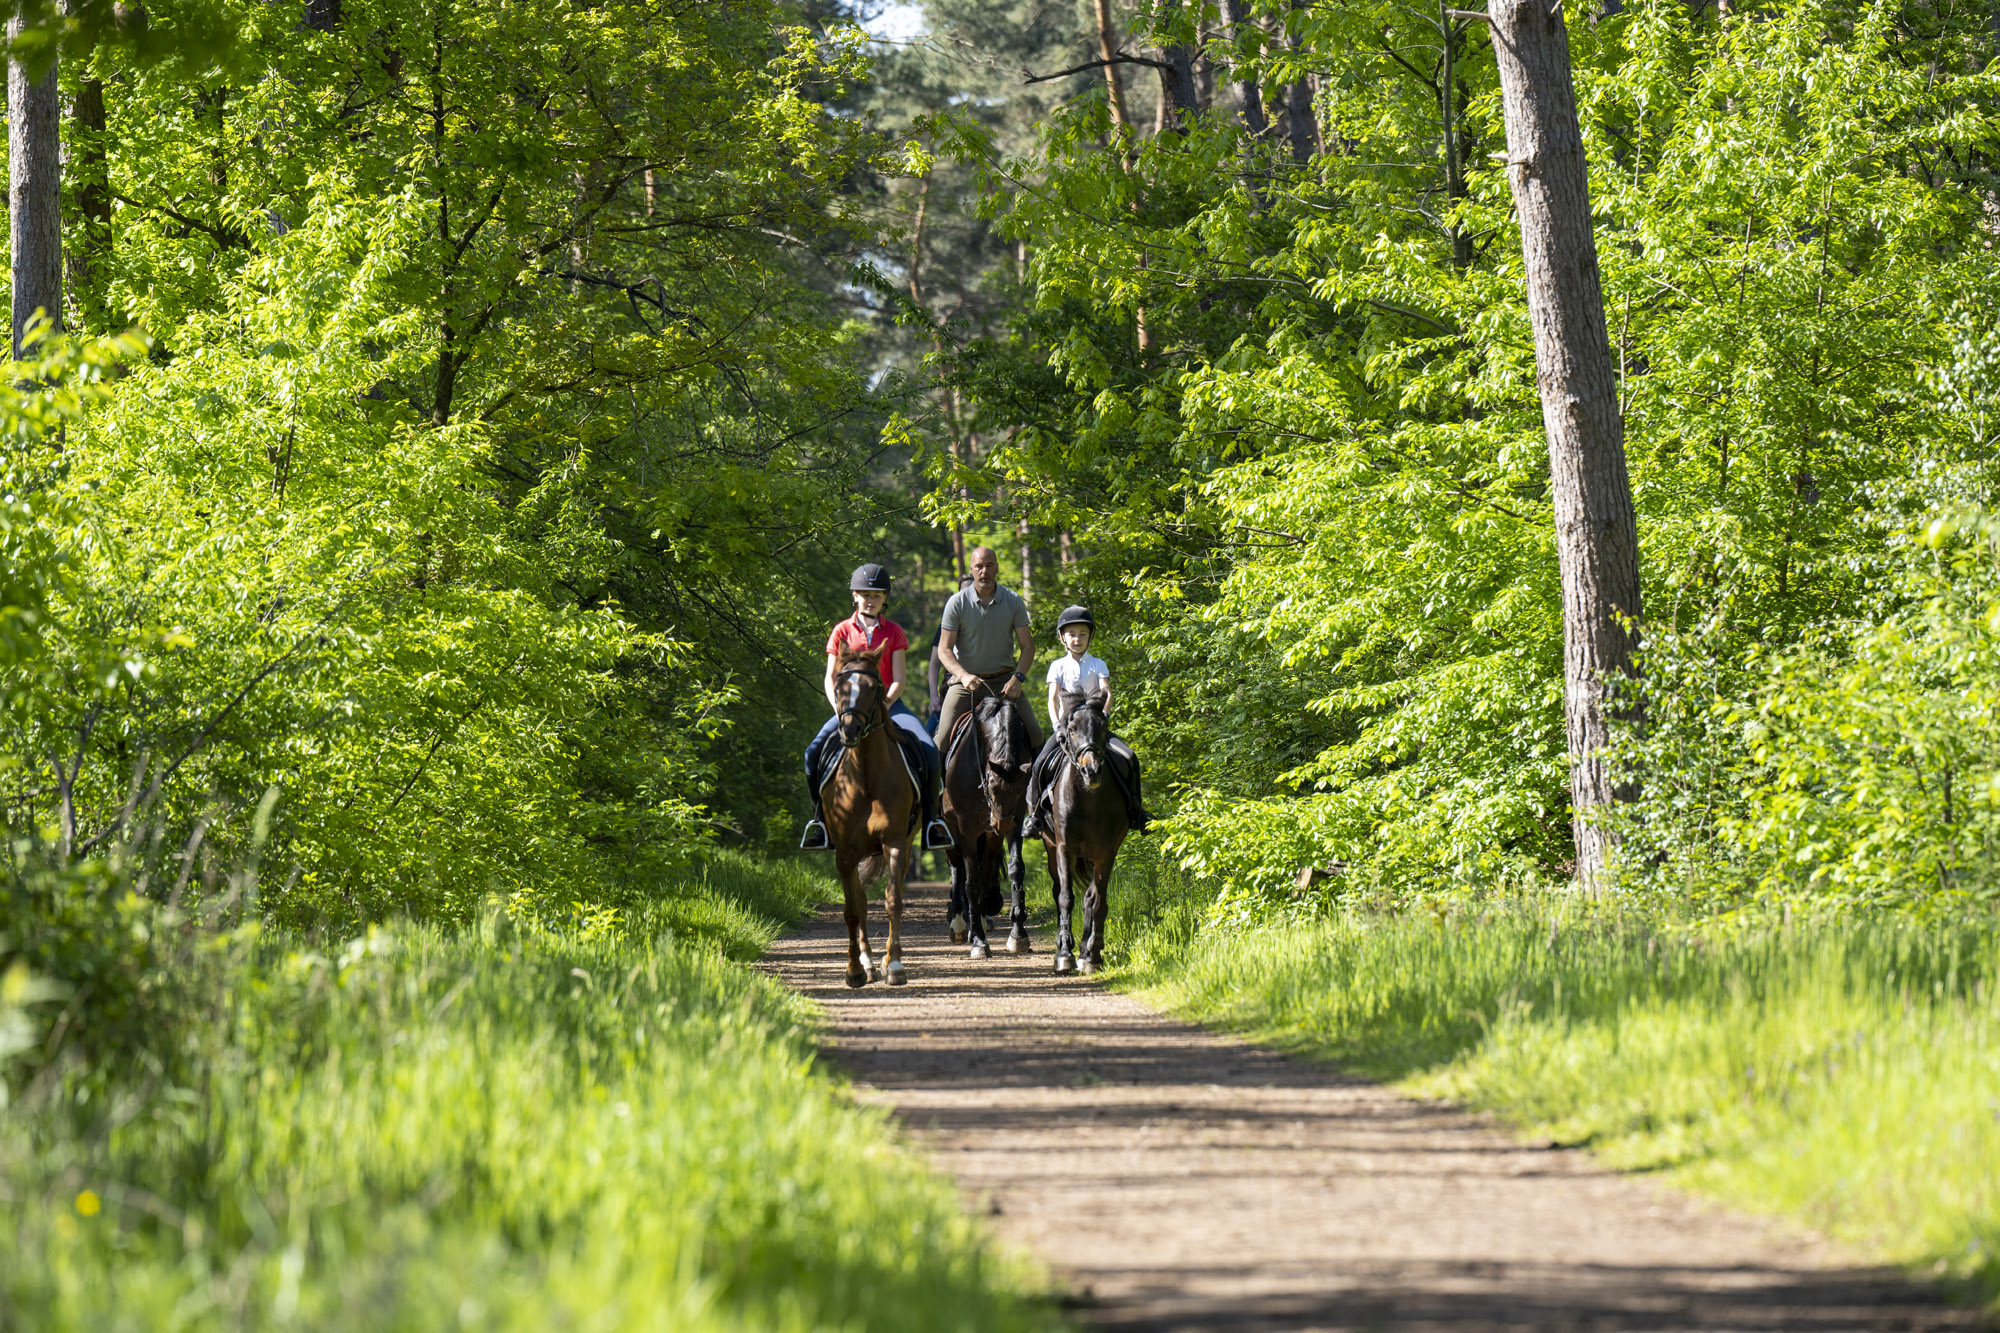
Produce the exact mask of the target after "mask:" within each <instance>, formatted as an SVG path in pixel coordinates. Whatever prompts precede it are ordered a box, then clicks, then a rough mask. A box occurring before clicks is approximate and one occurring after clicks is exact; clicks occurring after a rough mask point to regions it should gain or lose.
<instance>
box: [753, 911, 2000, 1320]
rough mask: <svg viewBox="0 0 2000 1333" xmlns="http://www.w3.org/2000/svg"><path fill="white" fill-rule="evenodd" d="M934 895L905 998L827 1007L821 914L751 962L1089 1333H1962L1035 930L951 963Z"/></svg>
mask: <svg viewBox="0 0 2000 1333" xmlns="http://www.w3.org/2000/svg"><path fill="white" fill-rule="evenodd" d="M943 893H944V890H943V887H942V886H940V885H935V884H916V885H912V886H911V894H910V897H911V903H910V906H909V908H908V909H907V910H906V912H905V916H904V919H905V922H906V923H907V924H908V926H909V927H910V928H909V930H908V931H907V933H906V936H905V938H906V943H905V946H904V961H905V963H906V964H907V965H908V967H909V969H910V984H909V985H908V986H907V987H904V988H902V989H891V988H889V987H888V986H885V985H882V984H879V983H878V984H875V985H871V986H868V987H865V988H864V989H862V990H858V991H850V990H848V989H847V987H846V986H845V984H843V981H842V975H843V972H844V969H845V967H846V936H845V932H844V930H843V928H842V926H841V918H840V909H839V907H838V906H837V905H836V906H833V907H829V908H828V909H826V910H825V911H823V912H822V913H821V914H820V915H819V916H818V917H817V918H816V919H814V920H813V921H811V922H809V923H807V924H806V925H805V926H803V927H802V928H801V929H800V930H799V931H797V932H796V933H794V934H792V935H790V936H788V937H786V938H785V939H783V940H780V941H779V942H778V943H777V944H776V945H774V946H773V947H772V949H771V951H770V953H769V954H768V955H767V957H766V966H768V967H770V968H771V969H772V970H774V971H775V972H776V973H777V974H778V975H779V976H780V977H782V978H783V979H784V980H785V981H786V982H788V983H789V984H791V985H792V986H795V987H797V988H798V989H799V990H801V991H804V992H805V993H806V994H808V995H810V996H812V997H813V998H814V999H815V1000H817V1001H818V1002H819V1003H820V1004H822V1005H824V1006H825V1009H826V1012H827V1015H828V1018H829V1020H830V1031H829V1032H828V1034H827V1038H828V1040H827V1044H828V1046H829V1048H830V1049H829V1052H828V1054H829V1056H830V1058H831V1060H832V1062H833V1063H834V1065H836V1066H837V1067H839V1068H841V1069H843V1070H844V1071H845V1072H846V1073H847V1074H848V1075H849V1076H850V1077H851V1078H852V1079H853V1080H854V1084H855V1089H856V1092H857V1094H858V1095H859V1096H860V1097H861V1098H863V1099H864V1100H867V1101H870V1102H876V1103H880V1104H884V1105H887V1106H888V1107H890V1108H892V1109H893V1110H894V1111H895V1113H896V1114H897V1115H898V1116H899V1117H900V1118H901V1120H902V1121H903V1123H904V1124H905V1125H906V1126H907V1127H908V1129H909V1130H910V1131H911V1133H912V1136H913V1137H914V1139H915V1140H916V1141H917V1142H918V1143H919V1144H920V1145H921V1146H922V1147H924V1148H925V1149H927V1150H928V1151H929V1152H930V1153H931V1154H932V1156H933V1158H934V1160H935V1161H936V1162H937V1163H938V1165H940V1166H942V1167H943V1168H944V1169H945V1170H947V1171H949V1172H951V1173H952V1174H953V1175H954V1176H955V1177H957V1179H958V1181H959V1183H960V1185H961V1186H962V1188H963V1189H964V1190H965V1191H966V1194H967V1196H968V1198H969V1199H971V1200H972V1201H973V1206H974V1207H976V1208H978V1209H979V1210H981V1211H984V1212H987V1213H989V1214H990V1215H991V1216H990V1221H991V1222H992V1224H993V1226H994V1228H995V1229H996V1230H997V1231H998V1233H999V1234H1000V1235H1001V1236H1002V1237H1003V1238H1004V1239H1006V1240H1008V1241H1011V1242H1013V1243H1016V1244H1019V1245H1021V1246H1023V1247H1025V1248H1026V1249H1028V1250H1029V1251H1031V1252H1033V1253H1035V1254H1037V1255H1039V1256H1040V1257H1041V1258H1042V1259H1043V1260H1044V1261H1045V1262H1047V1263H1048V1264H1050V1265H1051V1266H1052V1267H1053V1268H1054V1269H1055V1270H1056V1271H1057V1272H1058V1273H1059V1274H1060V1275H1061V1277H1062V1278H1063V1280H1064V1281H1065V1282H1066V1283H1067V1284H1068V1286H1069V1289H1070V1291H1071V1292H1072V1293H1074V1297H1075V1313H1076V1315H1077V1316H1078V1318H1080V1319H1081V1320H1082V1321H1083V1322H1084V1323H1086V1324H1087V1325H1090V1326H1092V1327H1096V1328H1105V1329H1122V1330H1149V1331H1151V1330H1161V1331H1164V1330H1183V1329H1186V1330H1252V1329H1388V1328H1393V1329H1426V1330H1428V1329H1451V1330H1469V1329H1499V1328H1507V1329H1520V1328H1536V1329H1700V1330H1720V1329H1733V1330H1768V1329H1828V1330H1831V1329H1885V1330H1886V1329H1904V1330H1907V1329H1938V1328H1970V1327H1977V1326H1979V1321H1978V1320H1977V1318H1976V1317H1975V1316H1973V1315H1972V1314H1970V1313H1968V1312H1966V1311H1964V1310H1954V1309H1951V1308H1948V1307H1946V1306H1944V1305H1942V1304H1941V1303H1940V1302H1939V1301H1938V1300H1937V1298H1936V1297H1935V1296H1934V1295H1933V1294H1931V1293H1928V1292H1925V1291H1923V1290H1921V1289H1920V1288H1917V1287H1914V1286H1912V1285H1910V1284H1907V1283H1905V1282H1903V1281H1901V1280H1900V1279H1899V1278H1898V1277H1897V1275H1896V1274H1894V1273H1893V1272H1885V1271H1881V1270H1868V1269H1857V1268H1851V1267H1843V1266H1842V1265H1841V1262H1840V1257H1839V1256H1838V1255H1837V1254H1836V1253H1834V1252H1833V1251H1832V1250H1831V1249H1830V1248H1828V1247H1825V1246H1822V1245H1819V1244H1816V1243H1814V1242H1812V1241H1810V1240H1808V1239H1806V1238H1803V1237H1800V1236H1797V1235H1794V1234H1788V1233H1787V1232H1786V1231H1785V1229H1783V1228H1781V1227H1778V1226H1775V1225H1769V1224H1765V1223H1762V1222H1759V1221H1757V1220H1754V1219H1750V1218H1745V1217H1741V1216H1737V1215H1735V1214H1731V1213H1728V1212H1725V1211H1723V1210H1721V1209H1719V1208H1715V1207H1712V1206H1709V1205H1705V1204H1702V1203H1700V1202H1697V1201H1695V1200H1693V1199H1690V1198H1688V1197H1686V1196H1684V1195H1680V1194H1677V1193H1674V1192H1671V1191H1668V1190H1666V1189H1664V1188H1661V1187H1658V1186H1656V1185H1653V1184H1650V1183H1648V1182H1646V1181H1643V1180H1640V1179H1637V1178H1633V1177H1626V1176H1617V1175H1613V1174H1611V1173H1610V1172H1608V1171H1605V1170H1603V1169H1602V1168H1600V1167H1598V1166H1597V1165H1595V1164H1594V1163H1593V1162H1592V1161H1591V1159H1590V1158H1589V1157H1588V1156H1586V1155H1585V1154H1583V1153H1581V1152H1575V1151H1565V1150H1548V1149H1540V1148H1534V1147H1529V1146H1526V1145H1523V1144H1521V1143H1518V1142H1516V1141H1515V1140H1513V1139H1511V1138H1509V1137H1507V1136H1506V1135H1505V1134H1503V1133H1501V1132H1499V1131H1498V1130H1496V1129H1494V1128H1492V1127H1491V1125H1490V1124H1487V1123H1485V1122H1484V1121H1482V1120H1481V1119H1480V1118H1478V1117H1476V1116H1473V1115H1469V1114H1466V1113H1464V1112H1461V1111H1457V1110H1453V1109H1451V1108H1448V1107H1444V1106H1440V1105H1436V1104H1429V1103H1424V1102H1418V1101H1412V1100H1410V1099H1409V1098H1406V1097H1403V1096H1400V1095H1398V1094H1397V1093H1395V1092H1392V1091H1390V1090H1389V1089H1387V1088H1384V1087H1382V1086H1381V1085H1379V1084H1375V1083H1370V1082H1367V1081H1364V1080H1361V1079H1357V1078H1350V1077H1346V1076H1343V1075H1341V1074H1340V1073H1338V1072H1337V1071H1335V1070H1332V1069H1329V1068H1326V1067H1324V1066H1317V1065H1312V1064H1307V1063H1305V1062H1303V1061H1299V1060H1295V1059H1291V1058H1288V1057H1286V1056H1282V1055H1279V1054H1276V1053H1274V1052H1271V1051H1266V1050H1261V1049H1259V1048H1256V1047H1253V1046H1249V1045H1245V1044H1244V1043H1242V1042H1239V1041H1234V1040H1231V1039H1229V1038H1227V1037H1221V1036H1216V1035H1214V1034H1212V1033H1208V1032H1205V1031H1203V1030H1201V1029H1199V1028H1195V1027H1191V1026H1189V1025H1187V1024H1185V1023H1181V1022H1178V1021H1176V1020H1174V1019H1171V1018H1168V1017H1165V1016H1164V1015H1162V1014H1159V1013H1156V1012H1154V1011H1153V1010H1151V1009H1148V1008H1146V1007H1145V1006H1144V1005H1142V1004H1140V1003H1139V1002H1138V1001H1136V1000H1134V999H1131V998H1129V997H1127V996H1124V995H1117V994H1113V993H1111V992H1109V991H1106V990H1104V989H1102V988H1101V987H1099V986H1096V985H1094V984H1092V983H1091V982H1089V981H1086V980H1083V979H1081V978H1077V977H1057V976H1055V975H1054V974H1053V972H1052V970H1051V966H1050V962H1051V957H1052V954H1051V952H1050V947H1051V945H1052V943H1053V932H1052V931H1043V932H1040V933H1038V936H1037V938H1036V941H1035V947H1036V949H1037V952H1036V953H1034V954H1032V955H1029V956H1024V957H1009V956H1008V955H1006V954H1005V953H1001V952H996V953H995V954H994V956H993V958H992V959H991V960H990V961H987V962H983V963H974V962H970V961H968V960H967V959H966V957H965V950H964V949H963V948H962V947H957V946H952V945H950V944H949V943H948V941H947V940H946V937H945V930H944V903H943ZM870 917H871V927H872V926H879V925H880V924H881V909H880V906H879V904H875V905H873V910H872V911H871V912H870ZM1004 935H1005V927H1004V925H1003V926H1002V928H1001V933H1000V935H997V936H995V947H996V950H997V948H998V944H999V941H1000V940H1001V939H1002V938H1004ZM876 938H877V940H878V941H879V940H880V938H881V936H879V935H878V936H877V937H876Z"/></svg>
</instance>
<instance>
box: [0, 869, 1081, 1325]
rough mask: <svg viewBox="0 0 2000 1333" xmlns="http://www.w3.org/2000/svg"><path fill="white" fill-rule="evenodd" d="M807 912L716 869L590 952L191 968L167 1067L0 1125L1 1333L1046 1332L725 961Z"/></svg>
mask: <svg viewBox="0 0 2000 1333" xmlns="http://www.w3.org/2000/svg"><path fill="white" fill-rule="evenodd" d="M822 893H823V884H821V883H820V882H818V881H817V880H816V879H815V877H813V876H811V875H809V874H806V873H805V872H803V871H799V870H795V869H789V868H777V869H775V870H771V871H766V870H764V869H761V868H759V867H757V866H756V864H755V863H751V862H747V861H743V860H733V859H729V858H721V859H717V860H715V861H712V862H711V863H710V864H709V866H708V868H707V871H706V875H705V877H704V878H703V879H702V880H701V881H700V882H699V883H697V884H693V885H689V886H686V891H685V892H684V893H681V894H678V895H676V897H675V898H674V899H673V900H672V901H669V902H667V903H664V904H662V905H661V907H660V908H659V909H658V910H657V912H654V913H647V914H643V915H644V916H645V917H646V918H647V919H630V920H627V921H625V922H624V923H622V925H621V926H619V927H617V928H613V927H612V926H611V925H609V924H608V923H605V922H602V921H600V922H599V923H598V927H597V930H596V933H595V935H594V936H590V935H586V934H585V933H583V932H568V933H563V932H550V931H546V930H542V929H537V928H527V927H523V926H521V925H520V924H519V923H518V922H516V921H514V920H512V919H510V918H509V917H507V916H505V915H504V914H501V913H498V912H494V913H489V914H488V915H486V916H485V917H484V918H483V919H482V920H481V922H480V923H479V926H478V928H477V929H475V930H468V931H459V932H453V931H448V930H443V929H438V928H431V927H396V928H391V929H377V930H371V931H370V932H369V933H368V934H366V935H364V936H361V937H359V938H357V939H353V940H350V941H346V942H344V943H342V944H339V945H337V946H330V947H323V948H320V949H311V948H306V947H302V946H300V945H298V944H296V943H294V944H291V945H287V944H285V943H283V942H278V941H272V940H258V939H255V938H250V937H243V938H238V939H237V940H235V941H229V940H222V941H218V942H215V943H214V944H213V945H212V946H211V951H210V955H209V965H208V967H207V968H206V970H205V971H204V972H203V973H202V975H203V976H205V977H206V978H207V982H206V983H204V984H207V985H209V986H210V989H209V991H208V995H209V1000H210V1006H209V1008H208V1010H207V1012H206V1014H205V1015H204V1017H205V1021H204V1022H202V1023H200V1024H196V1025H191V1026H189V1027H188V1028H187V1029H186V1030H185V1032H184V1035H183V1036H182V1037H181V1039H180V1044H179V1045H178V1046H177V1047H175V1048H174V1049H172V1050H170V1051H168V1052H166V1054H165V1057H164V1058H160V1059H151V1060H149V1061H147V1062H145V1063H143V1064H140V1065H138V1066H136V1067H133V1068H128V1069H122V1070H112V1071H106V1070H102V1069H96V1070H93V1069H87V1068H81V1067H76V1066H71V1067H68V1068H58V1069H56V1070H55V1071H52V1072H51V1073H49V1074H46V1075H45V1076H44V1078H43V1080H42V1082H41V1083H40V1084H39V1085H38V1086H35V1087H31V1088H29V1089H28V1090H27V1092H26V1095H25V1096H23V1097H21V1098H20V1099H18V1100H17V1102H16V1104H15V1106H14V1107H13V1108H12V1109H10V1110H8V1111H7V1112H5V1113H4V1115H0V1192H4V1198H0V1219H4V1220H0V1327H6V1328H21V1329H37V1330H40V1329H86V1328H87V1329H118V1328H132V1329H142V1328H143V1329H163V1328H175V1329H180V1328H190V1329H202V1328H216V1329H220V1328H231V1329H234V1328H325V1329H356V1328H369V1329H378V1328H379V1329H392V1328H409V1329H426V1330H429V1329H444V1328H481V1329H524V1330H525V1329H537V1330H539V1329H551V1328H556V1329H560V1328H591V1329H608V1330H611V1329H675V1330H684V1329H692V1330H709V1329H821V1328H853V1329H861V1328H867V1329H871V1330H872V1329H912V1330H915V1329H925V1330H929V1329H938V1328H962V1329H1012V1328H1027V1327H1039V1326H1042V1325H1043V1324H1044V1323H1046V1322H1047V1316H1046V1315H1045V1313H1044V1312H1043V1310H1042V1308H1041V1307H1040V1306H1038V1305H1037V1304H1036V1303H1035V1301H1034V1300H1033V1299H1032V1297H1031V1295H1029V1294H1028V1293H1029V1292H1030V1291H1031V1289H1032V1286H1033V1278H1032V1275H1030V1274H1028V1273H1026V1272H1025V1271H1023V1270H1022V1269H1020V1268H1019V1267H1017V1266H1015V1264H1014V1263H1013V1261H1010V1260H1006V1259H1003V1258H997V1257H996V1256H995V1255H994V1254H993V1253H991V1252H990V1251H989V1249H988V1248H987V1245H986V1242H985V1241H984V1240H983V1239H982V1237H981V1235H980V1234H979V1232H978V1231H977V1230H976V1228H975V1227H974V1225H973V1224H972V1223H971V1222H970V1221H969V1220H968V1219H967V1218H966V1217H965V1216H964V1215H963V1213H962V1211H961V1209H960V1207H959V1204H958V1202H957V1200H956V1198H955V1196H954V1194H953V1192H952V1190H951V1189H950V1187H949V1186H948V1185H947V1184H945V1183H944V1182H943V1181H941V1180H939V1179H937V1178H934V1177H932V1176H930V1175H929V1174H927V1173H926V1172H925V1171H924V1170H923V1169H922V1168H921V1167H919V1166H918V1165H917V1164H915V1163H914V1162H912V1161H911V1160H909V1159H907V1158H906V1157H904V1156H903V1155H901V1154H899V1153H897V1152H896V1151H895V1150H894V1149H893V1148H892V1147H891V1145H890V1141H889V1135H888V1132H887V1128H886V1126H885V1124H884V1122H883V1120H882V1119H881V1117H880V1116H879V1115H877V1114H874V1113H871V1112H867V1111H863V1110H859V1109H857V1108H855V1107H854V1106H853V1105H852V1104H851V1102H849V1101H848V1100H846V1099H845V1098H843V1097H842V1096H841V1095H840V1092H839V1089H838V1088H837V1087H836V1086H835V1085H834V1084H833V1083H831V1082H830V1081H829V1080H828V1079H826V1078H825V1077H824V1076H822V1075H820V1074H819V1073H817V1072H816V1071H815V1068H814V1063H813V1053H812V1046H811V1035H812V1024H813V1016H812V1014H811V1013H810V1012H809V1010H808V1008H807V1007H806V1006H805V1004H804V1002H803V1001H802V1000H800V999H799V998H798V997H796V996H795V995H793V994H791V993H790V992H788V991H786V990H785V989H784V988H783V987H781V986H779V985H777V984H776V983H775V982H773V981H771V980H769V979H768V978H765V977H763V976H760V975H759V974H757V973H756V972H755V971H754V970H752V969H749V968H746V967H743V966H741V965H739V964H737V963H735V962H732V961H731V960H730V957H729V955H731V954H737V955H740V954H742V953H743V952H744V951H745V950H749V951H753V952H754V949H755V948H756V947H761V942H762V940H763V939H764V938H768V935H769V933H770V932H771V931H772V930H773V929H775V928H776V926H777V923H778V922H779V921H780V920H782V919H783V918H784V917H786V916H788V915H792V914H795V913H796V912H797V911H798V910H800V909H801V908H802V907H803V906H804V905H805V904H806V903H808V902H810V901H813V900H816V899H817V898H818V897H819V896H820V895H821V894H822ZM190 966H198V965H197V964H191V965H190Z"/></svg>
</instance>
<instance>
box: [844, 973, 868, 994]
mask: <svg viewBox="0 0 2000 1333" xmlns="http://www.w3.org/2000/svg"><path fill="white" fill-rule="evenodd" d="M867 984H868V974H867V973H866V972H849V973H848V974H847V989H849V990H860V989H861V988H862V987H863V986H866V985H867Z"/></svg>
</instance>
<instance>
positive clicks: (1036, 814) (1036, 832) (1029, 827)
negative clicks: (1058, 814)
mask: <svg viewBox="0 0 2000 1333" xmlns="http://www.w3.org/2000/svg"><path fill="white" fill-rule="evenodd" d="M1021 836H1022V837H1024V838H1039V837H1041V836H1042V805H1041V802H1039V801H1034V800H1031V801H1029V802H1028V813H1027V814H1025V815H1022V816H1021Z"/></svg>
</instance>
